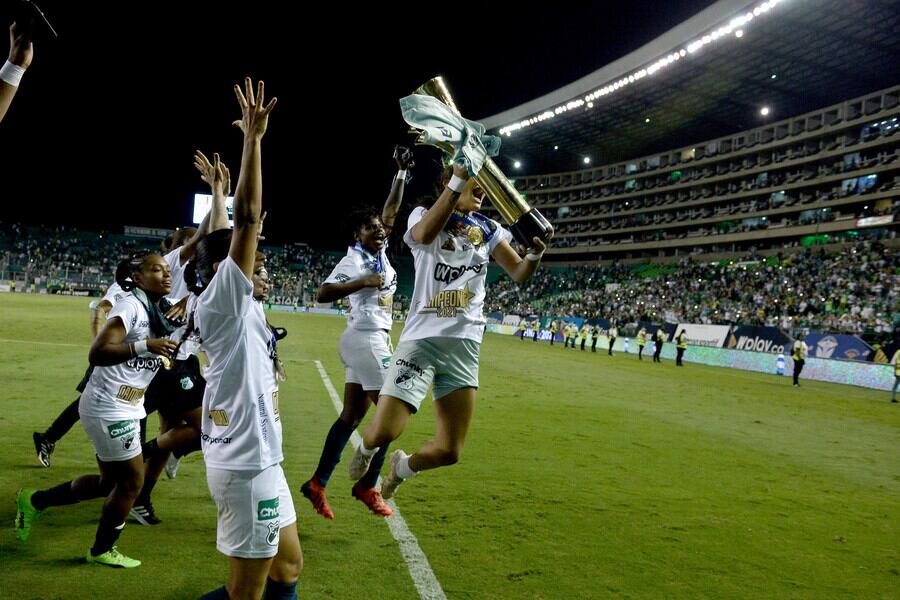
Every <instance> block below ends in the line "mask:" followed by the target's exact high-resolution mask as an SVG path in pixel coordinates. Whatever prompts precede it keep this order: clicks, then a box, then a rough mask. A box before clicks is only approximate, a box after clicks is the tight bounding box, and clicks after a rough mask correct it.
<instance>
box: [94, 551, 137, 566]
mask: <svg viewBox="0 0 900 600" xmlns="http://www.w3.org/2000/svg"><path fill="white" fill-rule="evenodd" d="M86 560H87V562H89V563H93V564H95V565H104V566H107V567H117V568H120V569H133V568H135V567H139V566H141V561H139V560H137V559H134V558H129V557H127V556H125V555H124V554H122V553H121V552H119V550H118V549H117V548H116V547H115V546H113V547H112V548H110V549H109V550H107V551H106V552H104V553H103V554H98V555H97V556H92V555H91V553H90V552H88V553H87V557H86Z"/></svg>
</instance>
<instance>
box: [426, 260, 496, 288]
mask: <svg viewBox="0 0 900 600" xmlns="http://www.w3.org/2000/svg"><path fill="white" fill-rule="evenodd" d="M482 269H484V263H482V264H480V265H470V266H465V265H463V266H459V267H454V266H452V265H447V264H444V263H437V264H436V265H434V279H435V280H436V281H443V282H444V283H450V282H451V281H456V280H457V279H459V278H460V277H462V276H463V275H465V274H466V271H472V272H473V273H481V271H482Z"/></svg>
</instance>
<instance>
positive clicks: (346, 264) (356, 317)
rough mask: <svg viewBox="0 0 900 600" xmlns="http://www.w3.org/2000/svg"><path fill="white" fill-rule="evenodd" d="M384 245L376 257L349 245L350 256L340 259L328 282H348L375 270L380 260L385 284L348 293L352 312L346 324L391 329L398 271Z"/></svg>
mask: <svg viewBox="0 0 900 600" xmlns="http://www.w3.org/2000/svg"><path fill="white" fill-rule="evenodd" d="M386 248H387V247H386V246H385V248H382V249H381V252H380V253H379V255H378V257H373V256H372V255H371V254H369V253H368V252H365V250H360V249H359V248H355V247H351V248H347V256H345V257H344V258H342V259H341V262H339V263H338V264H337V266H336V267H335V268H334V270H332V271H331V275H329V276H328V279H326V280H325V283H346V282H348V281H350V280H351V279H356V278H358V277H365V276H366V275H371V274H372V273H375V272H376V269H377V268H378V267H377V265H378V263H379V262H380V263H381V268H382V272H383V273H384V287H382V288H379V289H376V288H372V287H364V288H362V289H360V290H358V291H356V292H354V293H352V294H350V296H348V298H349V299H350V316H349V317H348V318H347V327H350V328H353V329H359V330H360V331H372V330H376V329H385V330H388V331H390V329H391V325H392V324H393V322H394V320H393V317H392V316H391V315H392V309H393V305H394V292H396V291H397V272H396V271H395V270H394V267H392V266H391V263H390V261H389V260H388V258H387V255H386V254H385V250H386Z"/></svg>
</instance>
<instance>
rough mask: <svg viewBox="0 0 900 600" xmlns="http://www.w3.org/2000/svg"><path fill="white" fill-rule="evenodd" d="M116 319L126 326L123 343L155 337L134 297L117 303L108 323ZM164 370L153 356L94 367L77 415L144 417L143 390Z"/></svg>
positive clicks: (144, 355)
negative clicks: (157, 373)
mask: <svg viewBox="0 0 900 600" xmlns="http://www.w3.org/2000/svg"><path fill="white" fill-rule="evenodd" d="M115 318H118V319H120V320H121V321H122V325H123V326H124V327H125V332H126V335H125V341H124V343H126V344H133V343H135V342H140V341H141V340H146V339H149V338H152V337H153V334H152V332H151V330H150V316H149V315H148V314H147V309H146V308H144V305H143V304H141V302H140V300H138V299H137V298H135V297H134V296H133V295H132V294H130V293H128V294H126V295H125V296H123V297H122V298H121V299H120V300H119V301H118V302H117V303H116V305H115V306H114V307H113V309H112V310H111V311H110V313H109V316H108V317H107V321H112V320H113V319H115ZM161 367H162V361H161V360H160V358H159V357H158V356H156V355H155V354H150V353H145V354H142V355H141V356H138V357H136V358H131V359H128V360H127V361H125V362H123V363H119V364H117V365H112V366H109V367H94V370H93V373H91V379H90V381H89V382H88V384H87V387H86V388H85V390H84V393H83V394H82V395H81V401H80V402H79V403H78V412H79V413H80V414H82V415H86V416H89V417H101V418H104V419H119V418H122V419H141V418H143V417H145V416H146V412H144V391H145V390H146V389H147V386H148V385H150V381H151V380H152V379H153V377H154V375H156V372H157V371H158V370H159V369H160V368H161Z"/></svg>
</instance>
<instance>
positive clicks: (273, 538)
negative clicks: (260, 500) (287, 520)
mask: <svg viewBox="0 0 900 600" xmlns="http://www.w3.org/2000/svg"><path fill="white" fill-rule="evenodd" d="M266 526H267V527H268V528H269V533H267V534H266V543H267V544H268V545H270V546H277V545H278V537H279V536H278V534H279V532H280V531H281V524H280V523H279V522H278V519H275V520H274V521H272V522H271V523H266Z"/></svg>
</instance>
